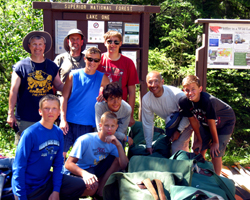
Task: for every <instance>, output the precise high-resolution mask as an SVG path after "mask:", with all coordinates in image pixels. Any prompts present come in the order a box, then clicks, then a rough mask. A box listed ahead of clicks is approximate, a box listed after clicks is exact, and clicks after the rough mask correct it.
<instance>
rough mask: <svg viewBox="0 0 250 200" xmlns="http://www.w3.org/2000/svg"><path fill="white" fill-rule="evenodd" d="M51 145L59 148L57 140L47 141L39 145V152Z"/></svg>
mask: <svg viewBox="0 0 250 200" xmlns="http://www.w3.org/2000/svg"><path fill="white" fill-rule="evenodd" d="M51 145H55V146H60V142H59V141H58V140H47V141H45V142H44V143H42V144H40V145H39V151H41V150H42V149H45V148H46V147H48V146H51Z"/></svg>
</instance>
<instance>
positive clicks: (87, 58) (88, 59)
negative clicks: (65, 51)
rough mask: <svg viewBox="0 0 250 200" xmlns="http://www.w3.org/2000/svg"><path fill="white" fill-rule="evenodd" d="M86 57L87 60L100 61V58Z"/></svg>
mask: <svg viewBox="0 0 250 200" xmlns="http://www.w3.org/2000/svg"><path fill="white" fill-rule="evenodd" d="M86 59H87V60H88V61H89V62H92V61H94V62H96V63H98V62H100V60H101V59H94V58H89V57H86Z"/></svg>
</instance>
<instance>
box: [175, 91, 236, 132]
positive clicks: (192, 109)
mask: <svg viewBox="0 0 250 200" xmlns="http://www.w3.org/2000/svg"><path fill="white" fill-rule="evenodd" d="M179 105H180V108H181V110H182V113H183V116H185V117H193V116H195V117H196V118H197V119H198V120H199V121H200V123H201V125H203V126H204V127H208V119H214V120H215V123H216V127H217V128H221V127H223V126H224V125H225V124H226V123H228V122H232V121H234V120H235V114H234V111H233V109H232V108H231V107H230V106H229V105H228V104H226V103H225V102H223V101H221V100H220V99H218V98H216V97H214V96H212V95H210V94H208V93H206V92H201V93H200V100H199V101H198V102H192V101H190V100H189V99H188V98H187V97H186V96H184V97H182V98H181V99H180V100H179Z"/></svg>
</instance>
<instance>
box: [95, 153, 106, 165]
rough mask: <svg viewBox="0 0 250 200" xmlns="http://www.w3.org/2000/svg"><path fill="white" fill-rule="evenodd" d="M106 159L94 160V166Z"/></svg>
mask: <svg viewBox="0 0 250 200" xmlns="http://www.w3.org/2000/svg"><path fill="white" fill-rule="evenodd" d="M105 158H106V156H103V155H102V156H99V159H98V161H97V160H96V159H95V160H94V165H98V164H99V163H100V162H101V161H102V160H104V159H105Z"/></svg>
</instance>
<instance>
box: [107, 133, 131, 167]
mask: <svg viewBox="0 0 250 200" xmlns="http://www.w3.org/2000/svg"><path fill="white" fill-rule="evenodd" d="M106 142H107V143H108V144H109V143H112V144H114V145H115V146H116V148H117V150H118V153H119V164H120V167H121V169H125V168H126V167H127V165H128V158H127V156H126V155H125V152H124V150H123V147H122V144H121V143H120V142H119V140H118V139H117V138H116V137H115V136H114V135H110V136H107V137H106Z"/></svg>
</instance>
